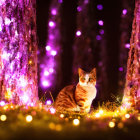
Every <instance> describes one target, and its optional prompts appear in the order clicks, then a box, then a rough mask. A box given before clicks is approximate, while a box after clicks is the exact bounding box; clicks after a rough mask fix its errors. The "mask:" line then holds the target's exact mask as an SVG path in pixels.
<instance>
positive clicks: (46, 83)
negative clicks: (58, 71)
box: [42, 80, 50, 87]
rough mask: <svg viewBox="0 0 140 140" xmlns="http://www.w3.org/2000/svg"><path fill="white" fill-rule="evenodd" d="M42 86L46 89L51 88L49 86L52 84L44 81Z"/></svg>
mask: <svg viewBox="0 0 140 140" xmlns="http://www.w3.org/2000/svg"><path fill="white" fill-rule="evenodd" d="M42 85H43V86H44V87H49V86H50V83H49V82H48V81H47V80H44V81H43V82H42Z"/></svg>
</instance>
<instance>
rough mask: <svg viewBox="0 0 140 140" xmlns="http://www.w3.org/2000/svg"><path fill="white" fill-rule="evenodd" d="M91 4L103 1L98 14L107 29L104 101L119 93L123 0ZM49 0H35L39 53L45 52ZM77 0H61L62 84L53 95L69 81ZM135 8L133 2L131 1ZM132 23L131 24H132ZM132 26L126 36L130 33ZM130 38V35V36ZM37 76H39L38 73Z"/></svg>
mask: <svg viewBox="0 0 140 140" xmlns="http://www.w3.org/2000/svg"><path fill="white" fill-rule="evenodd" d="M91 1H92V2H93V5H95V6H96V5H97V4H100V3H101V4H103V7H104V9H103V12H102V13H101V14H102V15H98V13H97V15H96V16H97V18H98V16H101V17H102V19H103V20H104V29H105V31H106V46H107V57H108V59H107V60H108V61H107V77H108V85H107V90H108V91H107V92H106V93H105V94H106V98H105V100H108V99H110V95H111V94H114V95H116V94H117V92H118V88H119V85H118V67H119V45H120V35H121V34H120V22H121V12H122V9H123V7H122V1H123V0H102V1H101V2H100V0H91ZM50 2H51V0H37V35H38V48H39V50H40V52H41V54H42V55H45V47H44V46H45V45H46V39H47V22H48V16H49V5H50ZM76 8H77V1H76V0H63V4H62V23H63V25H64V26H65V27H64V30H65V34H62V36H65V41H63V42H62V50H63V51H62V67H61V69H62V74H63V75H62V84H61V86H60V87H59V88H58V89H56V90H55V91H54V92H53V96H54V98H55V97H56V95H57V93H58V92H59V91H60V89H61V88H63V87H64V86H66V85H68V84H71V79H72V62H73V53H72V45H73V43H74V37H75V32H76V14H77V12H76ZM132 9H134V4H132ZM131 25H132V23H131ZM131 25H130V30H129V31H128V32H129V33H128V35H129V36H130V35H131ZM129 38H130V37H129ZM38 76H39V75H38ZM124 78H125V77H124ZM42 92H43V91H42V89H41V88H39V95H40V97H41V96H42ZM96 103H97V102H96Z"/></svg>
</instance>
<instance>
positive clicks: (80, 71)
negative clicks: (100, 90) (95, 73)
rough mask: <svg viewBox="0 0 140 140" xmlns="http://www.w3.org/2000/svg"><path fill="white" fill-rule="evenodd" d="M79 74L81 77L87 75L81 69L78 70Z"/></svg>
mask: <svg viewBox="0 0 140 140" xmlns="http://www.w3.org/2000/svg"><path fill="white" fill-rule="evenodd" d="M78 73H79V76H81V75H84V74H85V71H84V70H82V69H81V68H78Z"/></svg>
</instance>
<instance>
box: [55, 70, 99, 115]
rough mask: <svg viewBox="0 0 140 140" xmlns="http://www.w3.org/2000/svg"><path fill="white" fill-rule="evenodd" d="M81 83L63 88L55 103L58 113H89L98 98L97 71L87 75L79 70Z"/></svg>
mask: <svg viewBox="0 0 140 140" xmlns="http://www.w3.org/2000/svg"><path fill="white" fill-rule="evenodd" d="M78 71H79V83H78V84H77V85H76V86H74V85H69V86H66V87H65V88H63V89H62V90H61V91H60V92H59V94H58V96H57V98H56V101H55V103H54V107H55V108H56V110H58V111H78V112H84V113H88V112H89V111H90V107H91V104H92V101H93V99H94V98H95V97H96V87H95V85H96V69H95V68H94V69H93V70H92V71H91V72H90V73H86V72H85V71H83V70H82V69H80V68H79V70H78Z"/></svg>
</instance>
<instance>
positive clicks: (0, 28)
mask: <svg viewBox="0 0 140 140" xmlns="http://www.w3.org/2000/svg"><path fill="white" fill-rule="evenodd" d="M1 31H2V27H1V24H0V32H1Z"/></svg>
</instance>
